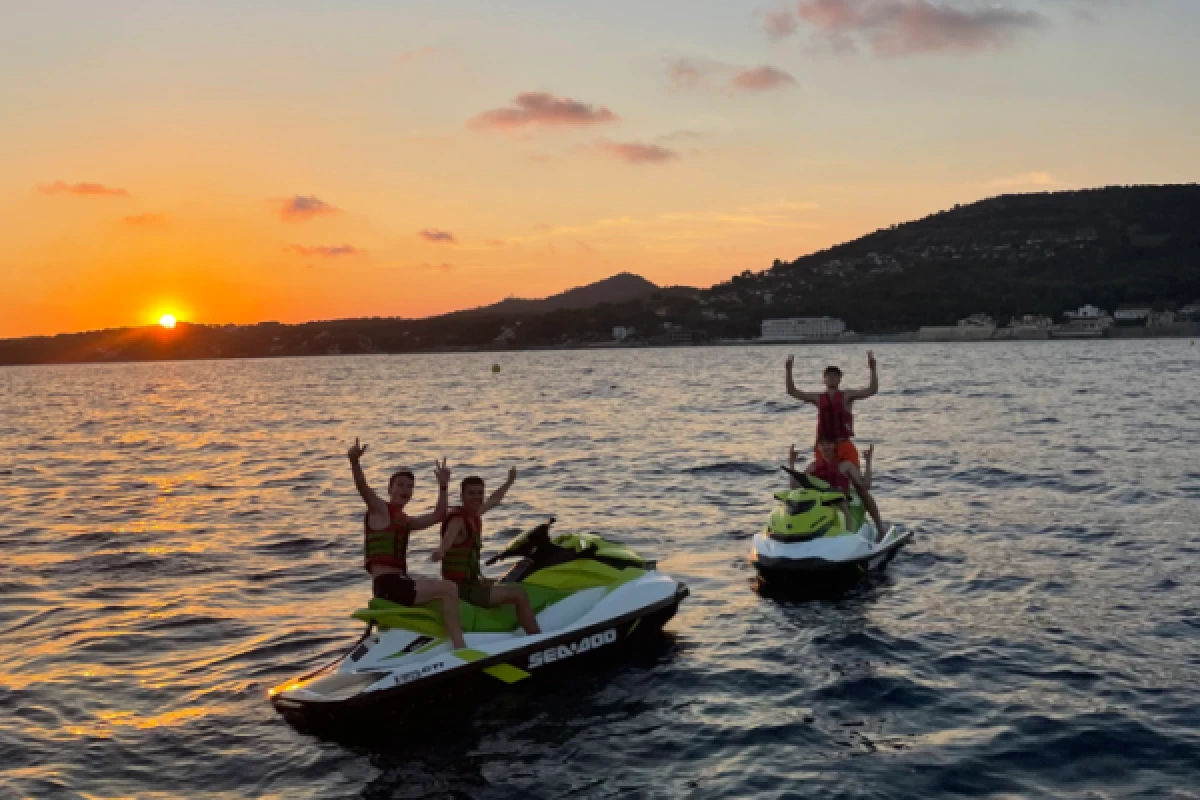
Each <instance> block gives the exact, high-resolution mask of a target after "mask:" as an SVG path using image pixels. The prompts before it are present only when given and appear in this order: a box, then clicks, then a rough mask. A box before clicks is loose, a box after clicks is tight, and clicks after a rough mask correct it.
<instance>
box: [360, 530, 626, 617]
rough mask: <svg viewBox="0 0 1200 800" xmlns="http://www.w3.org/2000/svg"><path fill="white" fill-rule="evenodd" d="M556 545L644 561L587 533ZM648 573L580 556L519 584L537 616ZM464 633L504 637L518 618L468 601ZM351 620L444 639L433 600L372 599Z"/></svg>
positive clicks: (509, 610) (462, 606) (461, 605)
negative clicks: (579, 594) (583, 593)
mask: <svg viewBox="0 0 1200 800" xmlns="http://www.w3.org/2000/svg"><path fill="white" fill-rule="evenodd" d="M527 537H528V534H521V535H520V536H518V537H516V538H515V539H514V540H513V541H512V542H511V543H510V544H509V547H508V549H509V550H512V549H515V548H516V547H519V546H520V545H521V544H523V543H524V542H525V541H527ZM554 543H555V544H556V545H558V546H559V547H562V548H564V549H567V550H571V551H574V552H580V553H582V552H584V551H585V550H588V549H589V548H592V547H594V548H595V551H594V553H593V555H595V556H598V557H607V558H610V559H618V560H620V561H631V562H635V563H638V564H643V563H645V562H644V561H643V559H642V558H641V557H640V556H638V554H637V553H635V552H634V551H633V550H630V549H629V548H628V547H625V546H624V545H621V544H616V543H614V542H609V541H607V540H605V539H601V538H600V537H598V536H591V535H588V534H567V535H564V536H558V537H556V538H555V540H554ZM645 574H646V570H644V569H640V568H639V567H634V566H628V567H615V566H612V565H611V564H606V563H603V562H600V561H595V560H593V559H591V558H587V557H583V558H578V559H576V560H573V561H568V562H566V563H564V564H556V565H553V566H548V567H543V568H542V569H539V570H537V571H536V572H533V573H531V574H530V575H528V576H526V577H525V579H524V580H522V581H521V582H520V583H519V584H518V585H519V586H521V587H523V588H524V589H525V591H526V593H527V594H528V595H529V602H530V604H531V605H532V606H533V612H534V613H535V614H537V613H539V612H541V611H543V610H544V609H546V608H547V607H549V606H551V605H553V604H555V603H557V602H558V601H559V600H562V599H563V598H565V597H569V596H570V595H572V594H575V593H576V592H580V591H583V590H584V589H593V588H596V587H604V588H607V589H608V590H609V591H612V590H613V589H615V588H617V587H618V586H621V585H622V584H625V583H627V582H629V581H632V580H636V579H637V578H640V577H641V576H643V575H645ZM458 609H459V615H460V616H461V618H462V626H463V631H464V632H466V633H507V632H509V631H513V630H516V629H517V614H516V611H515V609H514V608H513V607H512V606H511V605H502V606H497V607H495V608H481V607H479V606H474V605H471V604H470V603H466V602H463V601H462V600H460V601H459V602H458ZM352 616H353V617H354V618H355V619H358V620H361V621H363V622H367V623H374V624H376V625H377V626H379V628H380V629H387V628H403V629H405V630H410V631H414V632H416V633H422V634H425V635H426V636H434V637H437V638H443V637H445V635H446V628H445V625H444V623H443V619H442V604H441V601H440V600H433V601H430V602H428V603H424V604H422V605H419V606H402V605H400V604H398V603H392V602H390V601H388V600H383V599H380V598H378V597H374V598H372V599H371V601H370V602H369V603H368V604H367V607H366V608H364V609H359V610H358V611H355V612H354V614H353V615H352Z"/></svg>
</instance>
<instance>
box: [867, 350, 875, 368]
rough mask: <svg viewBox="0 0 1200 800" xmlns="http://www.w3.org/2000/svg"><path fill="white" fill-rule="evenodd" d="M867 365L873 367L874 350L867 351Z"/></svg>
mask: <svg viewBox="0 0 1200 800" xmlns="http://www.w3.org/2000/svg"><path fill="white" fill-rule="evenodd" d="M867 366H868V367H870V368H871V369H875V351H874V350H868V351H867Z"/></svg>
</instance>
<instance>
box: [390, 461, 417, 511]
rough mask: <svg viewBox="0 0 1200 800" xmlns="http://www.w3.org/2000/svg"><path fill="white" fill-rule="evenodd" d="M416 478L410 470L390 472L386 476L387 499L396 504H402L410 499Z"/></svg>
mask: <svg viewBox="0 0 1200 800" xmlns="http://www.w3.org/2000/svg"><path fill="white" fill-rule="evenodd" d="M416 482H417V479H416V478H415V477H413V474H412V472H411V471H410V470H407V469H402V470H399V471H397V472H393V473H392V477H390V478H388V500H389V501H390V502H392V503H395V504H397V505H401V506H402V505H404V504H405V503H407V502H408V501H409V500H412V496H413V486H415V485H416Z"/></svg>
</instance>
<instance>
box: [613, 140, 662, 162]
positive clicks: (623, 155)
mask: <svg viewBox="0 0 1200 800" xmlns="http://www.w3.org/2000/svg"><path fill="white" fill-rule="evenodd" d="M596 149H597V150H599V151H600V152H601V153H603V154H604V155H606V156H611V157H613V158H616V159H618V160H620V161H624V162H625V163H626V164H664V163H666V162H668V161H673V160H675V159H677V158H679V154H678V153H676V152H675V151H674V150H671V149H669V148H666V147H663V146H662V145H657V144H643V143H641V142H610V141H600V142H597V143H596Z"/></svg>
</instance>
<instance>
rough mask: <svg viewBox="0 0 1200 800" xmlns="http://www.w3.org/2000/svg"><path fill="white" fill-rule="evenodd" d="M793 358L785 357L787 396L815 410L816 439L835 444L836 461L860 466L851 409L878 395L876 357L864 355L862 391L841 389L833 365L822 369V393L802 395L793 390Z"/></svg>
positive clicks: (838, 370)
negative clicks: (866, 378) (867, 376)
mask: <svg viewBox="0 0 1200 800" xmlns="http://www.w3.org/2000/svg"><path fill="white" fill-rule="evenodd" d="M795 361H796V357H795V356H788V359H787V362H786V364H785V365H784V367H785V371H786V373H787V393H788V394H790V395H791V396H792V397H794V398H796V399H797V400H800V401H802V402H805V403H811V404H812V405H814V406H816V407H817V439H818V441H819V440H821V439H822V438H824V439H827V440H829V441H832V442H834V443H835V445H836V447H835V450H836V455H837V459H838V461H849V462H850V463H851V464H853V465H854V466H856V467H858V466H860V462H859V459H858V448H857V447H855V446H854V442H853V437H854V415H853V413H851V409H852V407H853V405H854V401H855V400H866V399H867V398H868V397H874V396H875V395H876V394H878V392H879V373H878V371H877V370H876V368H875V354H874V353H873V352H870V351H868V352H867V365H868V366H869V367H870V368H871V382H870V383H869V384H867V387H866V388H865V389H846V390H843V389H842V388H841V385H842V371H841V369H839V368H838V367H836V366H829V367H826V368H825V374H824V380H825V391H823V392H802V391H800V390H799V389H797V388H796V384H795V382H794V381H793V380H792V365H793V364H794V363H795ZM816 457H817V460H821V459H822V458H823V457H822V455H821V452H820V449H819V448H818V449H817V451H816Z"/></svg>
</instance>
